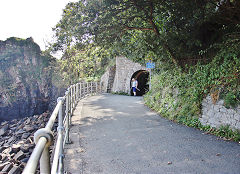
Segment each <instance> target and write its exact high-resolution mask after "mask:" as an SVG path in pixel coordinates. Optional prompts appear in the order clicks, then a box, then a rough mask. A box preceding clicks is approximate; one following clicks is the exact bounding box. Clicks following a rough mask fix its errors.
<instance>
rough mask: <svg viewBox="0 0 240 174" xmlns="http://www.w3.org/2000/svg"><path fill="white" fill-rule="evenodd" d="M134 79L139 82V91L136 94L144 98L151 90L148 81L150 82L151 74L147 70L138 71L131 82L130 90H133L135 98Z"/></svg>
mask: <svg viewBox="0 0 240 174" xmlns="http://www.w3.org/2000/svg"><path fill="white" fill-rule="evenodd" d="M132 78H135V79H137V81H138V89H139V90H137V92H136V95H137V96H142V95H144V94H146V93H147V92H148V90H149V85H148V80H149V72H148V71H146V70H139V71H136V72H135V73H134V74H133V75H132V77H131V81H130V89H131V95H132V96H133V90H132V83H131V82H132Z"/></svg>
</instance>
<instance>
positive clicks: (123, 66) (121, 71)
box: [112, 56, 146, 93]
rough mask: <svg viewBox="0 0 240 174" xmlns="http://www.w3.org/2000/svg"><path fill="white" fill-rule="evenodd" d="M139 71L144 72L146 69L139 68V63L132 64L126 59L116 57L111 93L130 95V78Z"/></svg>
mask: <svg viewBox="0 0 240 174" xmlns="http://www.w3.org/2000/svg"><path fill="white" fill-rule="evenodd" d="M139 70H146V67H144V66H141V65H140V64H139V63H134V62H132V61H131V60H129V59H127V58H126V57H123V56H118V57H116V74H115V78H114V83H113V87H112V91H113V92H126V93H130V80H131V77H132V75H133V74H134V73H135V72H136V71H139Z"/></svg>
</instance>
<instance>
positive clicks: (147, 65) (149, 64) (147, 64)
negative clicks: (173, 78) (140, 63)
mask: <svg viewBox="0 0 240 174" xmlns="http://www.w3.org/2000/svg"><path fill="white" fill-rule="evenodd" d="M146 67H147V68H155V63H153V62H148V63H146Z"/></svg>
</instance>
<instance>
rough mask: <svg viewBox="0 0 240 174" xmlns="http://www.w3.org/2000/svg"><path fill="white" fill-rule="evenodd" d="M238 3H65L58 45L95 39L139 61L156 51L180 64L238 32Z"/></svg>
mask: <svg viewBox="0 0 240 174" xmlns="http://www.w3.org/2000/svg"><path fill="white" fill-rule="evenodd" d="M238 7H239V2H238V1H234V0H225V1H217V0H204V1H193V0H179V1H174V0H167V1H166V0H101V1H95V0H80V1H79V2H76V3H69V4H68V5H67V6H66V8H65V10H64V14H63V17H62V19H61V21H60V22H59V23H58V24H57V26H56V27H55V32H56V37H57V42H56V43H55V44H54V47H55V48H56V49H66V48H67V47H70V46H71V45H72V44H76V45H78V46H80V47H82V46H86V45H88V44H89V43H94V44H96V45H98V46H100V47H103V48H107V49H109V48H111V49H113V50H114V51H116V52H117V53H118V54H125V55H126V56H130V57H133V58H135V59H139V60H140V61H142V60H143V58H144V57H146V55H148V54H149V52H153V53H154V54H155V55H156V57H157V58H158V59H161V60H164V56H161V55H167V56H165V57H168V58H170V59H171V60H172V61H173V62H174V63H175V64H179V63H180V62H181V61H182V60H185V59H191V58H198V59H202V58H204V56H202V55H200V54H199V53H201V52H212V50H213V49H210V48H212V45H214V44H215V43H219V42H222V40H223V38H224V36H225V35H227V34H229V33H234V32H237V31H238V29H239V27H238V28H236V26H237V25H239V21H240V18H239V8H238ZM229 9H233V10H234V12H232V11H231V13H230V10H229ZM226 14H229V15H227V16H226ZM206 50H207V51H206ZM209 50H211V51H209ZM213 51H215V50H213ZM165 59H166V58H165Z"/></svg>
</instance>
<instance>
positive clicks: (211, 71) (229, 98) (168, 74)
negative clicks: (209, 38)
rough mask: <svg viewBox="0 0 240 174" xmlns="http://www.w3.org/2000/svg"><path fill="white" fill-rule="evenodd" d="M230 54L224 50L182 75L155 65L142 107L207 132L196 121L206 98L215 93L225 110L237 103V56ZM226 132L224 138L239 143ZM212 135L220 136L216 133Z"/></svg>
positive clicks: (239, 62) (239, 63)
mask: <svg viewBox="0 0 240 174" xmlns="http://www.w3.org/2000/svg"><path fill="white" fill-rule="evenodd" d="M230 50H232V52H230ZM230 50H227V49H226V48H224V49H222V50H221V51H220V52H219V53H218V54H217V55H216V56H215V58H214V60H213V61H212V62H210V63H209V64H206V65H201V64H198V65H196V66H191V67H188V68H187V69H186V70H185V71H184V72H183V71H182V70H181V69H180V68H177V67H175V66H173V65H171V64H166V63H161V64H160V63H158V64H157V66H158V70H157V74H156V75H154V76H153V78H152V81H151V83H152V89H151V90H150V91H149V92H148V93H147V94H146V95H145V96H144V99H145V102H146V104H147V105H148V106H149V107H151V108H153V109H154V110H156V111H157V112H159V113H161V115H163V116H165V117H167V118H169V119H170V120H174V121H177V122H179V123H182V124H185V125H187V126H191V127H196V128H200V129H203V130H205V129H207V128H204V126H203V125H201V124H200V122H199V120H198V117H199V115H200V114H201V102H202V100H203V98H204V97H206V95H208V94H209V93H210V94H211V96H212V94H215V92H217V94H219V95H220V96H221V97H222V98H223V99H224V102H225V106H226V107H236V106H237V105H238V104H239V103H240V102H239V101H240V95H239V91H240V78H239V77H240V75H239V67H240V59H239V58H238V57H239V56H240V54H239V51H236V50H233V48H231V49H230ZM218 97H219V96H217V98H216V100H218ZM213 102H214V101H213ZM220 130H222V128H221V129H220ZM223 131H226V130H225V129H223ZM227 132H228V133H226V134H224V135H225V137H228V138H232V139H238V140H239V134H237V133H234V132H231V131H230V129H227ZM213 133H214V134H216V135H219V136H221V135H222V134H223V133H222V132H221V131H219V130H215V131H213ZM237 136H238V138H236V137H237Z"/></svg>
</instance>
